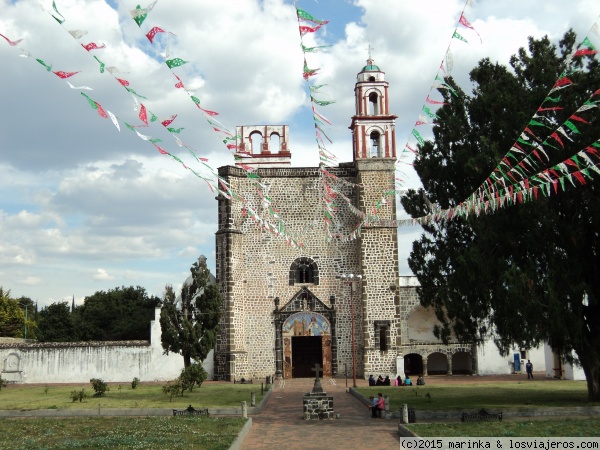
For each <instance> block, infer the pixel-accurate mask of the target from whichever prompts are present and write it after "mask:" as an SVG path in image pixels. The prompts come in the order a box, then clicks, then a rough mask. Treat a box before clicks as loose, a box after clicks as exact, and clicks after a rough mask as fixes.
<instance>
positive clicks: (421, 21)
mask: <svg viewBox="0 0 600 450" xmlns="http://www.w3.org/2000/svg"><path fill="white" fill-rule="evenodd" d="M226 3H227V6H226V7H224V6H223V5H224V3H223V2H214V1H208V0H200V1H194V2H190V1H187V0H186V1H184V0H170V1H169V2H159V3H157V5H156V7H155V9H154V10H153V11H152V13H151V14H150V15H149V17H148V19H147V23H145V24H144V27H142V28H140V27H138V26H137V25H136V24H135V23H133V21H132V20H131V19H130V18H129V16H128V12H127V10H128V9H133V8H135V6H136V5H137V2H134V1H133V0H125V1H123V2H116V4H117V5H118V7H119V11H116V10H115V9H113V8H111V7H110V6H109V5H108V4H107V3H106V2H105V1H103V0H69V1H65V2H58V4H57V5H58V8H59V11H60V12H61V13H62V14H63V16H64V17H65V19H66V21H65V24H64V29H61V27H60V26H58V25H57V23H56V21H54V19H52V18H51V17H49V15H48V14H47V13H45V12H43V11H41V10H40V9H39V6H38V4H37V3H36V2H28V1H25V0H17V1H12V0H11V1H9V0H0V10H1V11H2V15H0V33H2V34H4V35H5V36H8V37H9V38H11V39H13V40H16V39H20V38H23V41H22V42H21V44H20V46H21V47H23V48H25V49H27V50H28V51H29V52H31V54H32V55H33V56H34V58H40V59H42V60H43V61H44V62H45V63H46V64H52V68H53V70H64V71H81V72H80V73H79V74H78V75H76V76H75V77H73V78H71V79H69V81H71V82H72V83H73V84H74V85H78V86H79V85H87V86H90V87H93V89H94V90H93V91H86V94H87V95H89V96H90V97H91V98H93V99H94V100H95V101H97V102H99V103H100V104H101V105H102V106H103V107H104V108H105V109H107V110H109V111H111V112H112V113H114V114H116V115H117V116H118V118H119V121H120V124H121V131H118V130H117V129H116V128H115V126H114V125H113V123H112V122H111V121H110V119H103V118H101V117H100V116H99V115H98V113H97V111H96V110H94V109H92V108H91V107H90V105H89V104H88V102H87V100H86V99H85V98H84V97H82V96H81V95H80V93H79V92H77V91H75V90H72V89H70V88H69V87H68V86H67V85H66V83H65V82H64V81H63V80H61V79H59V78H58V77H56V76H54V75H53V74H52V73H48V72H47V71H46V70H44V67H43V66H42V65H41V64H40V63H38V62H37V61H35V59H34V58H21V57H19V56H18V55H19V51H18V49H17V47H11V46H9V45H8V44H7V43H6V42H5V41H4V40H3V39H1V38H0V60H2V61H3V62H4V70H3V71H1V72H0V98H1V99H2V104H1V105H0V160H1V161H2V162H1V163H0V170H1V171H2V174H3V176H2V177H0V233H1V235H2V241H1V243H0V273H1V274H2V285H3V287H5V288H7V289H13V293H14V294H15V295H26V296H30V297H32V298H36V299H38V300H39V301H40V303H41V304H42V305H43V304H44V303H48V302H51V301H58V300H64V299H67V300H70V299H71V298H72V296H73V295H74V296H75V297H76V298H77V301H78V302H81V301H82V299H83V297H85V296H86V295H91V294H93V293H94V292H95V291H96V290H99V289H103V290H106V289H111V288H114V287H115V286H117V285H126V284H132V283H134V284H136V285H138V284H139V285H141V286H144V287H146V288H147V290H148V291H149V292H150V293H151V294H156V295H162V292H163V290H164V285H165V284H167V283H171V284H173V285H175V286H178V285H180V284H181V282H182V281H183V280H184V279H185V278H186V277H187V275H188V274H189V267H190V266H191V264H192V263H193V262H194V260H195V259H196V258H197V256H198V255H199V254H201V253H202V254H205V255H206V256H207V257H208V260H209V264H211V266H213V267H214V233H215V232H216V217H217V213H216V202H215V201H214V194H213V193H211V192H210V190H209V189H208V188H207V186H206V184H205V183H204V181H202V180H200V179H199V178H197V177H196V176H195V175H194V174H193V173H192V172H191V171H190V170H186V169H185V168H184V166H182V165H181V164H180V163H179V162H176V161H174V160H173V159H171V158H170V157H169V156H164V155H161V154H159V152H158V151H157V149H156V148H155V147H154V146H153V145H152V144H150V143H148V142H147V141H142V140H141V139H139V138H138V137H137V135H136V134H135V133H132V132H131V131H130V130H128V129H127V128H126V127H125V125H124V121H127V122H128V123H130V124H134V125H137V124H140V123H141V122H140V119H139V117H138V114H139V110H138V111H135V110H134V99H133V97H132V95H130V94H129V93H127V92H126V91H125V90H124V88H123V87H122V86H121V85H120V84H119V83H118V82H117V81H116V80H115V79H114V77H113V76H112V75H111V74H110V73H109V72H108V71H107V70H105V71H104V73H100V70H99V68H100V65H99V62H98V61H97V60H95V59H94V58H93V56H96V57H97V58H98V59H99V60H100V61H103V62H104V63H105V64H106V67H110V66H113V67H117V68H118V69H119V71H120V72H119V73H116V74H115V75H116V76H117V77H119V78H121V79H124V80H128V81H129V82H130V83H131V84H130V86H131V88H133V89H134V90H135V91H136V92H138V93H140V94H141V95H143V96H145V97H147V99H141V98H138V102H139V101H141V102H142V103H143V104H144V105H145V106H146V107H147V109H148V110H149V111H151V112H153V113H155V114H156V115H157V116H158V117H159V118H161V119H164V118H167V117H169V116H171V115H172V114H177V118H176V120H175V121H174V122H173V126H174V127H177V128H179V127H182V128H184V130H183V131H182V132H181V134H179V135H178V136H179V138H180V139H181V140H182V141H183V142H185V143H186V144H187V145H189V146H191V147H192V148H193V149H194V151H195V153H196V154H197V155H198V156H201V157H203V158H208V163H207V164H208V165H209V166H210V167H212V168H216V167H219V166H222V165H225V164H231V163H232V161H233V160H232V157H231V155H230V154H229V152H228V151H227V150H226V149H225V147H224V145H223V143H222V142H221V141H220V139H219V136H218V135H217V134H216V133H214V132H213V130H212V127H211V126H210V125H209V124H208V123H207V122H206V120H205V119H204V117H203V116H202V115H201V114H200V112H199V110H198V109H197V108H196V105H195V104H194V103H193V102H192V101H191V100H190V97H189V95H188V94H187V93H186V92H184V91H183V90H182V89H175V88H174V84H175V83H176V81H177V80H176V79H175V77H174V76H173V75H172V73H171V72H170V71H169V70H168V69H167V68H166V66H165V65H164V64H163V63H162V60H161V58H160V56H159V55H158V54H159V53H160V52H162V51H164V50H165V49H164V45H163V44H166V43H167V42H169V50H170V52H171V57H180V58H183V59H184V60H187V61H189V63H188V64H186V65H184V66H181V67H180V68H178V69H177V71H176V73H178V74H179V75H180V76H181V78H182V79H183V80H184V81H185V83H186V86H188V87H190V86H195V87H197V88H198V90H197V91H196V92H195V95H196V96H198V98H200V99H201V106H202V107H204V108H207V109H211V110H214V111H218V112H219V113H220V115H219V116H217V117H216V118H215V119H217V120H219V121H220V122H221V123H222V124H223V125H224V126H226V127H228V128H230V129H234V128H235V126H236V125H248V124H265V123H287V124H289V125H290V138H291V142H290V148H291V150H292V155H293V157H292V158H293V159H292V161H293V165H295V166H316V165H317V164H318V155H317V150H316V146H315V135H314V127H313V123H312V115H311V111H310V103H309V101H308V96H307V89H306V84H305V82H304V80H303V79H302V76H301V75H302V67H303V60H302V52H301V49H300V41H299V37H298V29H297V21H296V16H295V12H294V9H293V6H292V5H291V4H290V2H289V1H288V2H284V1H283V0H263V1H258V0H228V1H227V2H226ZM43 4H44V6H45V8H46V9H47V10H48V11H50V10H51V9H52V3H51V2H50V1H49V0H45V1H44V2H43ZM112 4H115V3H114V2H113V3H112ZM463 6H464V1H459V0H420V1H416V0H414V1H412V0H411V1H402V2H398V1H397V0H354V1H353V2H349V1H345V2H339V1H336V2H327V1H323V2H319V3H316V2H315V3H310V4H306V5H303V6H302V7H303V9H307V10H309V12H310V13H313V14H314V15H315V17H319V18H321V19H329V20H331V23H330V24H329V25H328V26H326V27H325V28H324V33H317V34H315V35H309V36H307V37H308V38H309V39H312V42H314V44H315V45H331V47H329V48H328V49H327V50H326V51H325V52H323V53H314V54H309V55H307V59H308V62H309V66H310V67H318V68H320V71H319V75H318V76H317V77H316V82H318V83H325V84H327V86H326V87H324V88H323V89H322V91H323V92H322V94H321V95H322V97H324V98H326V99H333V100H335V101H336V103H335V104H333V105H330V106H327V107H323V108H320V109H319V112H321V113H322V114H323V115H324V116H326V117H327V118H328V119H329V120H330V121H331V122H332V124H333V125H332V127H331V129H330V130H328V135H329V136H330V137H332V139H333V140H334V142H333V144H331V145H330V146H329V147H328V149H329V150H330V151H332V152H333V153H335V154H336V155H337V156H338V158H339V160H340V161H348V160H350V159H351V136H350V133H349V130H348V125H349V124H350V118H351V116H352V115H353V114H354V91H353V89H354V83H355V81H356V73H357V72H358V71H359V70H360V68H361V67H362V66H363V65H364V64H365V60H366V59H367V48H368V46H369V44H370V45H371V46H372V47H373V50H372V55H373V57H374V59H375V62H376V64H378V65H379V66H380V67H381V68H382V70H384V71H385V73H386V78H387V80H388V81H389V82H390V96H391V98H390V108H391V110H392V112H393V113H394V114H397V115H398V119H397V136H396V141H397V145H398V149H399V150H401V149H402V148H403V146H404V144H405V143H406V142H407V141H408V139H410V132H411V130H412V128H413V126H414V123H415V121H416V118H417V116H418V113H419V111H420V109H421V107H422V105H423V102H424V99H425V97H426V96H427V94H428V92H429V90H430V88H431V84H432V81H433V78H434V76H435V74H436V72H437V69H438V67H439V65H440V62H441V61H442V58H443V56H444V53H445V52H446V49H447V48H448V46H449V45H450V44H452V53H453V56H454V60H455V67H454V71H453V75H454V76H455V77H457V79H458V80H459V81H460V83H461V86H463V87H464V88H468V87H469V86H468V71H469V70H470V69H471V68H472V67H473V66H474V65H475V64H476V62H477V61H478V60H479V59H480V58H482V57H484V56H489V57H490V58H491V59H492V60H493V61H496V60H497V61H499V62H500V63H503V64H506V63H507V62H508V57H509V56H510V55H511V54H513V53H514V52H516V50H517V49H518V47H520V46H524V45H526V44H527V37H528V36H529V35H532V34H533V35H535V36H536V37H538V38H539V37H541V36H542V35H544V34H548V35H549V36H550V37H551V39H552V40H553V41H556V40H558V39H559V38H560V36H562V34H563V33H564V32H565V31H566V29H567V28H568V27H574V28H575V29H576V31H577V32H578V35H579V36H580V37H582V36H583V35H584V34H585V33H587V32H588V30H589V28H590V26H591V25H592V23H591V20H593V18H595V17H597V16H598V12H599V11H598V6H597V2H595V1H594V2H592V1H591V0H577V1H573V2H569V4H568V6H567V5H565V4H564V2H561V1H559V0H546V1H541V0H540V1H531V2H522V1H517V0H507V1H505V2H484V1H473V2H472V7H471V8H468V9H467V11H466V12H465V15H466V17H467V18H468V19H469V21H470V22H471V23H472V24H473V26H474V27H475V28H476V29H477V31H478V32H479V34H481V36H482V40H483V43H480V42H479V40H478V37H477V35H476V34H474V33H473V32H472V31H471V30H467V29H464V30H462V33H463V34H464V35H465V37H467V38H468V40H469V42H470V44H469V45H467V44H464V45H457V44H459V43H458V42H452V41H451V35H452V32H453V30H454V28H455V26H456V21H457V19H458V16H459V14H460V11H461V9H462V7H463ZM149 24H151V25H158V26H160V27H161V28H163V29H165V30H167V31H171V32H172V33H175V34H176V35H177V36H172V35H166V34H165V35H164V36H160V37H159V38H158V41H157V42H159V44H158V47H156V46H151V45H150V44H149V42H148V41H147V39H146V38H145V37H144V35H143V34H144V30H146V28H145V26H146V25H149ZM71 29H85V30H87V31H88V34H87V35H85V36H84V37H83V38H82V39H81V40H80V42H78V41H75V40H74V39H73V37H72V36H71V35H70V34H69V33H68V32H67V30H71ZM146 31H147V30H146ZM83 42H85V43H88V42H97V43H105V44H106V48H105V49H103V50H97V51H92V52H86V51H85V50H84V49H83V48H82V47H81V46H80V45H79V44H80V43H83ZM599 44H600V43H599ZM161 46H162V47H161ZM159 47H160V48H159ZM467 90H468V89H467ZM137 130H138V131H139V132H140V133H142V134H144V135H148V136H152V137H156V138H160V139H162V140H163V142H161V143H160V145H161V147H163V148H164V149H165V150H167V151H168V152H170V153H172V154H173V155H175V156H177V157H178V158H180V159H181V160H182V161H184V163H185V164H186V166H187V167H190V168H192V169H193V170H195V171H197V172H198V173H200V174H202V175H206V174H208V173H210V169H209V168H207V167H206V166H205V165H203V164H202V163H200V162H199V161H197V160H195V159H194V156H193V155H192V154H191V153H190V152H188V151H187V150H186V149H185V148H182V147H180V146H179V145H178V144H177V142H176V141H175V140H174V139H173V136H172V135H171V134H170V133H168V132H167V131H166V130H164V128H163V127H162V126H161V125H160V124H158V121H157V122H153V123H150V126H149V127H147V128H137ZM424 133H426V131H424ZM402 167H404V168H405V169H406V170H405V171H406V173H405V174H403V175H402V177H403V178H406V180H407V184H408V185H411V186H416V185H418V179H417V178H416V176H415V175H414V172H413V171H412V170H411V169H410V166H408V165H403V166H402ZM399 233H400V240H401V243H400V246H401V258H400V259H401V267H400V271H401V273H403V274H408V273H409V270H408V267H407V265H406V262H405V261H406V256H407V255H408V253H409V251H410V242H411V241H412V240H413V239H414V238H415V237H416V236H418V234H419V230H418V229H416V228H413V229H401V230H399ZM98 267H102V269H98ZM90 279H93V280H94V282H90Z"/></svg>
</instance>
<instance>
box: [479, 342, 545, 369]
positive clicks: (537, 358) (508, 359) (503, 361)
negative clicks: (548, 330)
mask: <svg viewBox="0 0 600 450" xmlns="http://www.w3.org/2000/svg"><path fill="white" fill-rule="evenodd" d="M514 353H519V354H520V353H521V352H520V350H519V349H518V348H512V349H511V350H510V352H509V354H508V355H506V356H501V355H500V353H499V352H498V347H496V344H494V342H493V341H492V340H486V341H485V342H484V343H483V344H482V345H480V346H478V347H477V361H478V364H479V367H478V373H479V375H501V374H510V373H513V364H512V363H513V361H514V356H513V355H514ZM528 359H530V360H531V363H532V364H533V371H534V372H546V367H547V363H546V357H545V349H544V346H540V347H537V348H532V349H529V350H528ZM526 362H527V359H523V360H521V370H520V373H525V363H526Z"/></svg>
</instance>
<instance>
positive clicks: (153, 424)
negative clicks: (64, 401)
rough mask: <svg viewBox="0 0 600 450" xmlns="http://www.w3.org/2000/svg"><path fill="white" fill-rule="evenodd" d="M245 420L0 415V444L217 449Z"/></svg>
mask: <svg viewBox="0 0 600 450" xmlns="http://www.w3.org/2000/svg"><path fill="white" fill-rule="evenodd" d="M136 390H137V389H136ZM3 393H4V389H3V390H2V392H1V393H0V395H1V394H3ZM245 422H246V419H241V418H239V419H238V418H206V417H144V418H131V417H128V418H127V419H123V418H111V417H78V418H69V419H39V418H25V419H2V421H0V448H1V449H3V450H13V449H14V450H17V449H23V450H25V449H27V450H29V449H70V448H77V449H92V448H93V449H98V448H103V449H106V448H111V449H113V448H114V449H163V448H164V449H167V448H168V449H184V448H185V449H209V450H220V449H228V448H229V447H230V445H231V444H232V443H233V441H234V439H235V438H236V437H237V435H238V433H239V432H240V430H241V429H242V427H243V426H244V424H245Z"/></svg>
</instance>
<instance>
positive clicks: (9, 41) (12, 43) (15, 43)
mask: <svg viewBox="0 0 600 450" xmlns="http://www.w3.org/2000/svg"><path fill="white" fill-rule="evenodd" d="M0 36H2V37H3V38H4V39H6V42H8V45H10V46H11V47H14V46H15V45H17V44H18V43H19V42H21V41H22V40H23V39H18V40H16V41H11V40H10V39H9V38H7V37H6V36H4V35H3V34H0Z"/></svg>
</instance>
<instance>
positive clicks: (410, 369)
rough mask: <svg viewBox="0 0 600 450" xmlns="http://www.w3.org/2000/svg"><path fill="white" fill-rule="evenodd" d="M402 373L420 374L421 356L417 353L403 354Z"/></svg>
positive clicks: (421, 371) (421, 369) (421, 368)
mask: <svg viewBox="0 0 600 450" xmlns="http://www.w3.org/2000/svg"><path fill="white" fill-rule="evenodd" d="M404 373H405V374H406V375H420V374H422V373H423V358H422V357H421V355H419V354H417V353H409V354H408V355H406V356H404Z"/></svg>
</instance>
